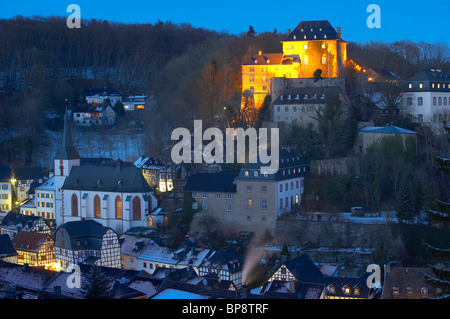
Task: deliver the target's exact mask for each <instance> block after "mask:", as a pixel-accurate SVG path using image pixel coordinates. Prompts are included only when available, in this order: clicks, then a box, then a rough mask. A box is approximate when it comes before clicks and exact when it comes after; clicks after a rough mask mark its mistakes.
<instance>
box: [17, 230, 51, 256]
mask: <svg viewBox="0 0 450 319" xmlns="http://www.w3.org/2000/svg"><path fill="white" fill-rule="evenodd" d="M49 236H50V235H49V234H47V233H37V232H34V231H20V232H18V233H17V235H16V236H15V237H14V238H13V239H12V244H13V245H14V248H15V249H16V250H21V251H28V252H34V253H37V252H38V251H39V250H40V249H41V247H42V245H43V244H44V243H45V241H46V240H47V239H48V237H49Z"/></svg>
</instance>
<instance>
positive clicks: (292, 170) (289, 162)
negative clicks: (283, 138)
mask: <svg viewBox="0 0 450 319" xmlns="http://www.w3.org/2000/svg"><path fill="white" fill-rule="evenodd" d="M278 155H279V159H278V170H277V171H276V172H275V173H270V172H269V173H268V174H267V175H265V174H263V172H262V170H263V169H262V168H263V167H265V168H268V167H269V166H270V164H271V163H262V162H261V161H260V158H259V157H258V158H257V160H256V163H248V164H247V165H245V166H244V168H242V169H241V171H240V172H239V176H238V177H237V179H238V180H248V179H252V180H255V179H258V180H275V181H280V180H285V179H291V178H296V177H302V176H306V175H307V174H309V172H310V167H309V162H308V161H306V160H304V159H303V158H301V157H300V156H299V155H298V154H297V153H296V152H295V151H291V150H287V149H280V150H279V153H278ZM247 172H248V174H246V173H247ZM255 172H257V174H255Z"/></svg>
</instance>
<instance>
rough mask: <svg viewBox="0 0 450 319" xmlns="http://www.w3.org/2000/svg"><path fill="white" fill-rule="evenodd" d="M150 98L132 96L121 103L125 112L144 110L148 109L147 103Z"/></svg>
mask: <svg viewBox="0 0 450 319" xmlns="http://www.w3.org/2000/svg"><path fill="white" fill-rule="evenodd" d="M150 99H151V97H148V96H147V95H144V94H143V95H132V96H129V97H128V98H127V99H126V100H125V101H124V102H123V108H124V110H125V111H136V110H145V109H147V108H148V103H149V101H150Z"/></svg>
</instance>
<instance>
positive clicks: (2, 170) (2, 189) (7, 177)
mask: <svg viewBox="0 0 450 319" xmlns="http://www.w3.org/2000/svg"><path fill="white" fill-rule="evenodd" d="M11 209H12V185H11V169H10V168H9V166H8V165H0V211H1V212H4V213H7V212H9V211H10V210H11Z"/></svg>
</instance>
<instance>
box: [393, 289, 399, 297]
mask: <svg viewBox="0 0 450 319" xmlns="http://www.w3.org/2000/svg"><path fill="white" fill-rule="evenodd" d="M392 294H393V295H394V296H398V295H399V294H400V288H398V287H393V288H392Z"/></svg>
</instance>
